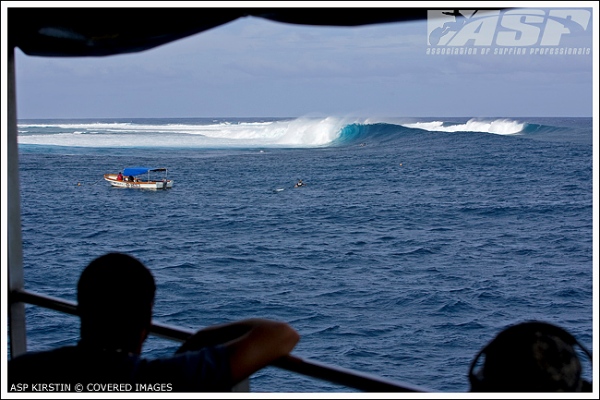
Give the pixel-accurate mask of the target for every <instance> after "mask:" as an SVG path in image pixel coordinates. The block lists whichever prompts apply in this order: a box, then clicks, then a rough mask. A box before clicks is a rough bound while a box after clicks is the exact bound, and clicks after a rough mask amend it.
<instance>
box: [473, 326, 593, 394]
mask: <svg viewBox="0 0 600 400" xmlns="http://www.w3.org/2000/svg"><path fill="white" fill-rule="evenodd" d="M575 346H579V347H580V348H581V349H582V350H583V351H584V352H585V353H586V355H587V356H588V357H589V358H590V360H591V354H590V353H589V351H588V350H587V349H585V348H584V347H583V346H581V344H579V342H578V341H577V340H576V339H575V338H574V337H573V336H572V335H571V334H569V333H568V332H566V331H565V330H564V329H562V328H559V327H558V326H555V325H552V324H548V323H545V322H538V321H531V322H524V323H521V324H517V325H514V326H510V327H508V328H507V329H505V330H503V331H502V332H500V333H499V334H498V335H497V336H496V337H495V338H494V339H493V340H492V341H491V342H490V343H489V344H488V345H486V346H485V347H484V348H483V349H482V350H481V351H480V352H479V353H478V354H477V356H476V357H475V359H474V360H473V361H472V363H471V368H470V370H469V381H470V384H471V391H472V392H579V391H587V390H589V385H590V384H589V383H588V382H585V381H584V380H582V378H581V362H580V361H579V357H578V356H577V353H576V351H575ZM482 356H484V357H485V361H484V363H483V366H482V367H481V368H480V369H479V371H478V372H475V367H476V365H477V363H478V361H479V359H480V358H481V357H482Z"/></svg>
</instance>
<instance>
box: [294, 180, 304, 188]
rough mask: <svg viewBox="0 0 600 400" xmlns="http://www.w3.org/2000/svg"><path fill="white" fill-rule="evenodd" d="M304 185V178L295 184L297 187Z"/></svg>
mask: <svg viewBox="0 0 600 400" xmlns="http://www.w3.org/2000/svg"><path fill="white" fill-rule="evenodd" d="M301 186H304V182H302V179H299V180H298V182H296V184H295V185H294V187H295V188H298V187H301Z"/></svg>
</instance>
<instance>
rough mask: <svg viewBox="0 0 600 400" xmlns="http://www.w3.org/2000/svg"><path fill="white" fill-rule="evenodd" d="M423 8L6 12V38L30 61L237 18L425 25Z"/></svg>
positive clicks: (150, 41) (173, 36)
mask: <svg viewBox="0 0 600 400" xmlns="http://www.w3.org/2000/svg"><path fill="white" fill-rule="evenodd" d="M427 10H428V9H426V8H202V7H200V8H10V7H9V8H8V9H7V16H8V17H7V20H8V39H9V43H10V45H11V46H13V47H18V48H19V49H21V51H23V52H24V53H25V54H27V55H30V56H53V57H71V56H75V57H77V56H106V55H112V54H122V53H133V52H138V51H143V50H147V49H151V48H153V47H156V46H159V45H162V44H165V43H168V42H171V41H174V40H178V39H181V38H184V37H186V36H190V35H193V34H196V33H199V32H202V31H205V30H208V29H211V28H214V27H216V26H219V25H222V24H226V23H228V22H230V21H234V20H236V19H238V18H241V17H248V16H253V17H259V18H265V19H269V20H271V21H278V22H284V23H291V24H302V25H322V26H359V25H367V24H376V23H386V22H403V21H415V20H424V19H426V18H427Z"/></svg>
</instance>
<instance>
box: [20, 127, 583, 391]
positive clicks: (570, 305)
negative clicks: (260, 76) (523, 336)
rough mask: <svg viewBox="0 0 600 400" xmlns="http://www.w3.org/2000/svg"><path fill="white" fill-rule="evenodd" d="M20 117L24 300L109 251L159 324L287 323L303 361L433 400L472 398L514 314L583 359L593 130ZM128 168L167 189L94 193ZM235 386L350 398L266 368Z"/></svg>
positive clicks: (58, 291)
mask: <svg viewBox="0 0 600 400" xmlns="http://www.w3.org/2000/svg"><path fill="white" fill-rule="evenodd" d="M18 125H19V153H20V154H19V165H20V184H21V196H22V197H21V207H22V234H23V253H24V265H25V267H24V268H25V271H24V272H25V281H26V284H25V287H26V289H29V290H33V291H37V292H40V293H42V294H46V295H49V296H54V297H60V298H63V299H66V300H69V301H75V293H76V292H75V287H76V283H77V280H78V278H79V274H80V273H81V271H82V270H83V268H84V267H85V266H86V265H87V263H89V262H90V261H91V260H92V259H94V258H95V257H97V256H99V255H102V254H104V253H106V252H110V251H120V252H126V253H129V254H131V255H133V256H135V257H137V258H139V259H140V260H141V261H143V262H144V263H145V264H146V265H147V266H148V267H149V268H150V269H151V270H152V272H153V274H154V276H155V278H156V281H157V299H156V304H155V314H154V319H155V321H157V322H160V323H164V324H169V325H175V326H179V327H182V328H185V329H197V328H202V327H205V326H207V325H211V324H217V323H224V322H228V321H233V320H237V319H240V318H248V317H265V318H272V319H278V320H284V321H287V322H289V323H290V324H291V325H292V326H293V327H294V328H295V329H296V330H298V331H299V333H300V334H301V341H300V343H299V344H298V345H297V347H296V348H295V349H294V352H293V354H294V355H296V356H298V357H302V358H304V359H308V360H313V361H317V362H319V363H323V364H327V365H331V366H335V367H342V368H346V369H352V370H356V371H358V372H363V373H368V374H372V375H376V376H379V377H383V378H387V379H391V380H395V381H398V382H406V383H409V384H412V385H418V386H421V387H425V388H429V389H431V390H434V391H443V392H466V391H468V389H469V385H468V379H467V372H468V368H469V363H470V362H471V360H472V359H473V357H474V355H475V354H476V353H477V351H478V350H479V349H480V348H481V347H483V346H484V345H485V344H486V343H487V342H488V341H489V340H491V339H492V338H493V337H494V336H495V335H496V334H497V333H498V332H499V331H500V330H501V329H503V328H504V327H506V326H507V325H510V324H514V323H517V322H522V321H525V320H531V319H537V320H543V321H547V322H551V323H555V324H558V325H560V326H562V327H564V328H566V329H567V330H568V331H570V332H571V333H572V334H573V335H574V336H575V337H576V338H578V339H579V340H580V341H581V343H582V344H583V345H585V346H586V347H588V348H589V349H591V350H592V351H593V349H592V316H593V287H592V286H593V267H592V253H593V249H592V246H593V243H592V237H593V219H592V203H593V194H592V175H593V165H592V164H593V163H592V148H593V140H592V119H591V118H504V117H502V118H500V117H498V118H486V119H476V118H473V119H470V118H377V119H367V118H362V119H361V118H339V117H327V118H325V117H307V118H287V119H286V118H241V119H240V118H180V119H174V118H172V119H97V120H96V119H94V120H92V119H89V120H20V121H19V124H18ZM132 166H149V167H165V168H168V177H169V178H170V179H173V181H174V185H173V188H172V189H169V190H159V191H143V190H133V189H119V188H112V187H110V185H109V184H108V182H105V181H104V180H103V174H105V173H117V172H119V171H122V170H123V169H124V168H126V167H132ZM299 179H302V180H303V181H304V183H305V184H306V185H305V186H304V187H301V188H294V184H295V183H296V182H297V181H298V180H299ZM27 334H28V349H29V350H43V349H49V348H53V347H56V346H61V345H67V344H75V343H76V342H77V340H78V337H79V322H78V319H77V318H76V317H74V316H69V315H63V314H60V313H58V312H54V311H50V310H43V309H39V308H36V307H33V306H27ZM178 345H179V344H178V343H176V342H171V341H168V340H165V339H161V338H155V337H153V338H150V339H149V340H148V341H147V342H146V345H145V347H144V354H145V355H146V356H147V357H150V358H154V357H159V356H163V355H167V354H169V353H171V352H173V351H174V350H175V349H176V348H177V347H178ZM583 368H584V375H586V376H587V377H588V379H589V378H591V366H590V364H589V363H588V362H584V363H583ZM250 386H251V390H252V391H253V392H326V393H327V392H331V393H335V392H356V391H355V390H354V389H349V388H347V387H344V386H339V385H335V384H331V383H328V382H325V381H321V380H317V379H313V378H308V377H306V376H302V375H296V374H293V373H290V372H287V371H284V370H281V369H278V368H275V367H267V368H265V369H264V370H261V371H259V372H258V373H256V374H255V375H253V376H252V377H251V379H250Z"/></svg>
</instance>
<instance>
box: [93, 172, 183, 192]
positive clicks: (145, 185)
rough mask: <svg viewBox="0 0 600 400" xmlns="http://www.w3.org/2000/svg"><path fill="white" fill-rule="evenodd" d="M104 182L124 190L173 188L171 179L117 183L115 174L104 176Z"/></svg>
mask: <svg viewBox="0 0 600 400" xmlns="http://www.w3.org/2000/svg"><path fill="white" fill-rule="evenodd" d="M104 180H105V181H107V182H109V183H110V184H111V185H112V186H114V187H119V188H126V189H149V190H162V189H170V188H172V187H173V181H172V180H171V179H166V180H160V181H134V182H128V181H118V180H117V174H104Z"/></svg>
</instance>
